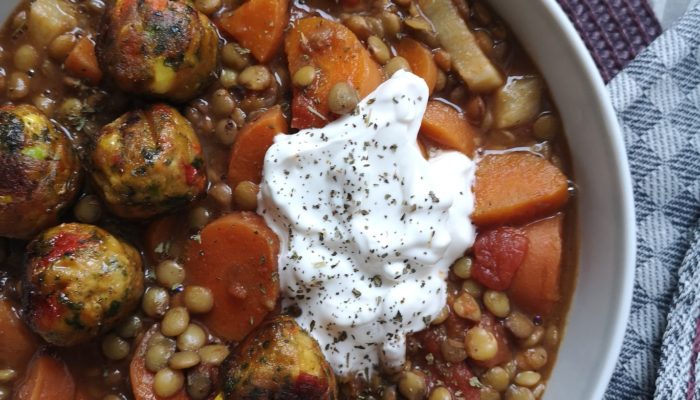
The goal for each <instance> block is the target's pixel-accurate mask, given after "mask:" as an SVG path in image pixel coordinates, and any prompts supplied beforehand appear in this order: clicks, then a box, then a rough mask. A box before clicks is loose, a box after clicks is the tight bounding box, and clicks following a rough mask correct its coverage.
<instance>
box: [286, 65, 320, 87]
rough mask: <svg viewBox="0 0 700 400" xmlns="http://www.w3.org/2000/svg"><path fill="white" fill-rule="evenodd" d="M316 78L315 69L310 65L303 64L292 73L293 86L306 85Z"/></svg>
mask: <svg viewBox="0 0 700 400" xmlns="http://www.w3.org/2000/svg"><path fill="white" fill-rule="evenodd" d="M314 79H316V69H315V68H314V67H312V66H311V65H305V66H303V67H301V68H299V69H298V70H297V72H295V73H294V75H292V83H293V84H294V86H298V87H306V86H309V85H310V84H312V83H313V81H314Z"/></svg>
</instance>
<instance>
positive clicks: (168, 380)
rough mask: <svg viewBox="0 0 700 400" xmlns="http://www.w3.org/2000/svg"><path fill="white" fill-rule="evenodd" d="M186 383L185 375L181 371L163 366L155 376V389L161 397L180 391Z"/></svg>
mask: <svg viewBox="0 0 700 400" xmlns="http://www.w3.org/2000/svg"><path fill="white" fill-rule="evenodd" d="M184 384H185V377H184V375H183V374H182V372H180V371H174V370H172V369H170V368H163V369H161V370H160V371H158V372H157V373H156V376H155V377H154V378H153V391H154V392H155V394H156V395H158V396H160V397H170V396H172V395H174V394H175V393H177V392H178V391H180V389H182V387H183V385H184Z"/></svg>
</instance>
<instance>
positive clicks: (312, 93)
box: [285, 17, 384, 129]
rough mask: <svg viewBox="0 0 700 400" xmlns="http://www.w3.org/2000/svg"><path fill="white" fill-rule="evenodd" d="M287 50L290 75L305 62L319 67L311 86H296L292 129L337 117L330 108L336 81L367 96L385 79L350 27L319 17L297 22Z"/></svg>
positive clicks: (314, 125) (314, 126)
mask: <svg viewBox="0 0 700 400" xmlns="http://www.w3.org/2000/svg"><path fill="white" fill-rule="evenodd" d="M285 51H286V52H287V60H288V62H289V71H290V73H291V74H294V73H295V72H296V71H297V70H299V69H300V68H301V67H304V66H306V65H311V66H313V67H314V68H315V69H316V78H315V79H314V81H313V82H312V83H311V84H310V85H309V86H307V87H305V88H298V87H295V88H294V96H293V99H292V127H293V128H299V129H304V128H318V127H321V126H324V125H325V124H326V123H328V122H329V121H332V120H333V119H335V118H336V116H335V115H334V114H333V113H332V112H331V111H330V108H329V107H328V95H329V93H330V90H331V88H332V87H333V85H335V84H336V83H339V82H347V83H349V84H350V85H352V86H353V87H354V88H355V89H357V91H358V93H359V95H360V98H364V97H365V96H367V95H368V94H370V92H372V90H374V89H375V88H376V87H377V86H379V84H380V83H381V82H382V80H383V78H384V76H383V72H382V70H381V69H380V68H379V65H377V63H375V62H374V60H372V56H371V55H370V54H369V52H368V51H367V49H365V48H364V46H362V43H360V40H359V39H358V38H357V36H355V34H354V33H352V31H351V30H350V29H348V28H346V27H345V26H344V25H342V24H339V23H337V22H333V21H328V20H326V19H323V18H320V17H309V18H304V19H302V20H300V21H298V22H297V23H296V24H295V25H294V27H293V28H292V29H291V30H290V31H289V33H288V34H287V37H286V39H285Z"/></svg>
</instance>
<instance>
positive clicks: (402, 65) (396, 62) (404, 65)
mask: <svg viewBox="0 0 700 400" xmlns="http://www.w3.org/2000/svg"><path fill="white" fill-rule="evenodd" d="M400 69H402V70H404V71H409V72H411V65H410V64H409V63H408V60H406V59H405V58H403V57H401V56H396V57H394V58H392V59H391V60H389V61H388V62H387V63H386V64H385V65H384V73H385V74H386V76H388V77H391V76H392V75H394V73H395V72H396V71H398V70H400Z"/></svg>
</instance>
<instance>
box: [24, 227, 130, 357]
mask: <svg viewBox="0 0 700 400" xmlns="http://www.w3.org/2000/svg"><path fill="white" fill-rule="evenodd" d="M25 267H26V271H25V272H26V276H25V279H24V282H23V292H24V298H23V303H24V304H23V306H24V310H25V318H26V319H27V322H28V323H29V325H30V326H31V327H32V329H34V331H35V332H37V333H38V334H39V335H41V336H42V337H43V338H44V340H46V341H47V342H49V343H51V344H54V345H58V346H70V345H74V344H78V343H82V342H85V341H87V340H89V339H91V338H93V337H95V336H97V335H98V334H100V333H103V332H105V331H107V330H109V329H111V328H113V327H114V326H115V325H116V324H117V323H118V322H119V321H120V320H121V319H123V318H124V317H126V316H128V315H129V314H130V313H132V312H133V311H134V309H135V308H136V307H137V306H138V304H139V299H140V298H141V295H142V293H143V270H142V262H141V256H140V255H139V253H138V251H136V249H134V248H133V247H131V246H130V245H129V244H126V243H124V242H122V241H121V240H119V239H117V238H116V237H114V236H113V235H111V234H109V233H108V232H106V231H105V230H103V229H101V228H98V227H96V226H92V225H85V224H77V223H71V224H62V225H59V226H56V227H54V228H51V229H48V230H46V231H44V232H43V233H41V234H40V235H39V236H38V237H37V238H36V239H34V240H33V241H32V242H31V243H30V244H29V246H28V248H27V260H26V262H25Z"/></svg>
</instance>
